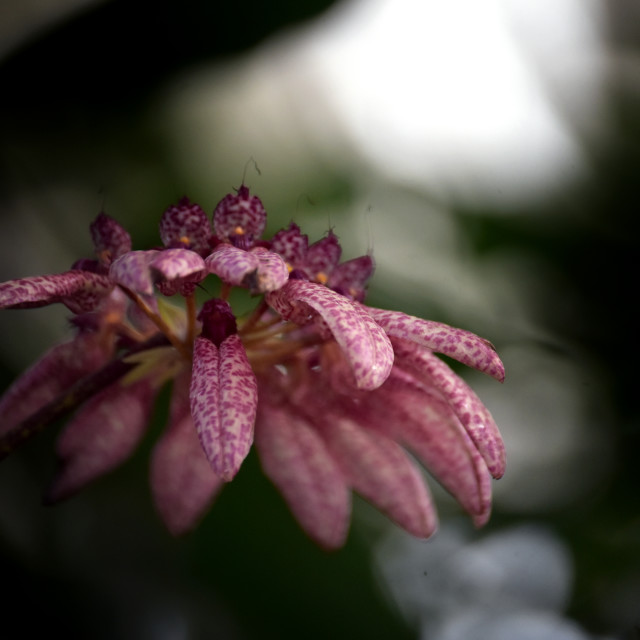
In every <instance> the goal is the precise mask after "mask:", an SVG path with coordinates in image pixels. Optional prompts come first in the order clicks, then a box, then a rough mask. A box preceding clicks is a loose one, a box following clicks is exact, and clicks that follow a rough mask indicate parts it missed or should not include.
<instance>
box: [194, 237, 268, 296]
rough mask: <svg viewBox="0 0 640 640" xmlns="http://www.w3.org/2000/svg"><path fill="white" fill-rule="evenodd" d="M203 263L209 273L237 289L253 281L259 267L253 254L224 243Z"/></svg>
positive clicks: (258, 261)
mask: <svg viewBox="0 0 640 640" xmlns="http://www.w3.org/2000/svg"><path fill="white" fill-rule="evenodd" d="M204 262H205V265H206V267H207V270H208V271H209V273H215V274H216V275H217V276H218V277H220V278H221V279H222V280H223V281H224V282H226V283H227V284H231V285H234V286H237V287H248V284H247V283H248V282H250V281H252V280H253V281H255V280H256V279H257V272H258V268H259V266H260V260H258V256H256V255H255V254H254V253H251V252H250V251H245V250H244V249H238V248H237V247H234V246H233V245H230V244H226V243H225V244H219V245H218V246H217V247H216V248H215V249H214V250H213V252H212V253H211V255H209V256H207V258H206V259H205V261H204Z"/></svg>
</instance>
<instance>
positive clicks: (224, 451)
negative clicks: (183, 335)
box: [190, 334, 258, 481]
mask: <svg viewBox="0 0 640 640" xmlns="http://www.w3.org/2000/svg"><path fill="white" fill-rule="evenodd" d="M190 397H191V413H192V415H193V420H194V423H195V425H196V429H197V431H198V436H199V438H200V443H201V444H202V448H203V449H204V451H205V453H206V454H207V458H208V459H209V462H210V463H211V466H212V467H213V470H214V471H215V472H216V473H217V474H218V475H219V476H220V477H221V478H223V479H224V480H227V481H229V480H231V479H232V478H233V477H234V476H235V474H236V473H237V472H238V469H239V468H240V465H241V464H242V462H243V460H244V459H245V458H246V456H247V454H248V453H249V449H250V448H251V444H252V442H253V429H254V424H255V417H256V407H257V404H258V388H257V382H256V378H255V375H254V373H253V370H252V369H251V365H250V364H249V360H248V359H247V354H246V352H245V350H244V346H243V345H242V341H241V340H240V338H239V337H238V335H237V334H232V335H230V336H228V337H227V338H225V339H224V340H223V341H222V343H221V344H220V348H219V349H218V347H216V345H215V344H214V343H213V342H211V340H209V339H207V338H204V337H202V336H200V337H198V338H196V341H195V343H194V350H193V373H192V377H191V393H190Z"/></svg>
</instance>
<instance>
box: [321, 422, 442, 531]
mask: <svg viewBox="0 0 640 640" xmlns="http://www.w3.org/2000/svg"><path fill="white" fill-rule="evenodd" d="M319 415H322V414H319ZM314 422H316V424H317V421H314ZM318 431H319V433H320V434H321V435H322V437H323V438H324V440H325V441H326V443H327V446H328V447H329V450H330V452H331V455H332V456H333V458H334V459H335V460H336V461H337V462H338V464H339V466H340V468H341V469H342V472H343V474H344V476H345V478H346V479H347V482H348V483H349V484H350V485H351V486H352V487H353V488H354V489H355V490H356V491H357V492H358V493H360V494H361V495H362V496H363V497H364V498H366V499H367V500H369V501H370V502H371V503H372V504H373V505H374V506H375V507H377V508H378V509H380V511H382V512H384V513H386V514H387V515H388V516H389V517H390V518H391V519H392V520H393V521H395V522H396V524H398V525H399V526H401V527H402V528H403V529H405V530H406V531H408V532H409V533H411V534H412V535H414V536H418V537H420V538H428V537H429V536H431V535H432V534H433V533H434V532H435V530H436V528H437V523H438V520H437V515H436V512H435V508H434V506H433V502H432V500H431V496H430V494H429V492H428V490H427V488H426V485H425V482H424V479H423V477H422V474H421V473H420V472H419V471H418V469H416V467H415V466H414V465H413V464H412V463H411V462H410V460H409V458H408V457H407V455H406V453H405V452H404V451H403V450H402V448H401V447H399V446H398V445H397V444H396V443H395V442H393V441H392V440H390V439H389V438H385V437H384V436H382V435H380V434H375V435H373V434H372V433H371V431H370V430H369V429H367V427H366V425H362V426H361V425H358V424H356V422H354V421H352V420H349V419H347V418H346V417H344V416H340V415H337V414H335V413H329V414H327V413H326V412H325V414H324V419H322V424H320V425H318Z"/></svg>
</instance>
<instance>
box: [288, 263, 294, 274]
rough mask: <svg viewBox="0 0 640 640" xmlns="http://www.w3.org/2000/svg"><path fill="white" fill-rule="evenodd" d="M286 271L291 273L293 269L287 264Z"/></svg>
mask: <svg viewBox="0 0 640 640" xmlns="http://www.w3.org/2000/svg"><path fill="white" fill-rule="evenodd" d="M287 271H288V272H289V273H291V272H292V271H293V267H292V266H291V265H290V264H289V263H288V262H287Z"/></svg>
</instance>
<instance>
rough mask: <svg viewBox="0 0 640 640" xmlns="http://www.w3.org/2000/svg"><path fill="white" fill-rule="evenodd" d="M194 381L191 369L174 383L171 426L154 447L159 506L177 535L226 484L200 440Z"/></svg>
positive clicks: (153, 476) (152, 475)
mask: <svg viewBox="0 0 640 640" xmlns="http://www.w3.org/2000/svg"><path fill="white" fill-rule="evenodd" d="M190 380H191V372H190V371H187V372H185V373H184V374H182V375H180V376H179V377H178V378H177V379H176V381H175V383H174V387H173V392H172V395H171V407H170V410H169V425H168V427H167V430H166V431H165V433H164V434H163V435H162V436H161V438H160V439H159V440H158V442H157V444H156V445H155V447H154V449H153V452H152V454H151V466H150V470H149V475H150V482H151V490H152V493H153V501H154V504H155V506H156V509H157V510H158V513H159V514H160V517H161V518H162V520H163V522H164V523H165V525H166V526H167V529H169V531H170V532H171V533H172V534H173V535H176V536H177V535H182V534H184V533H186V532H187V531H190V530H191V529H192V528H193V527H194V526H195V525H196V524H197V522H198V521H199V520H200V518H201V517H202V515H203V514H204V513H205V512H206V511H207V509H208V508H209V506H210V505H211V503H212V502H213V500H214V499H215V497H216V495H217V494H218V492H219V491H220V489H221V488H222V486H223V485H224V481H223V480H222V479H221V478H220V477H219V476H217V475H216V474H215V473H214V472H213V470H212V469H211V465H210V464H209V461H208V460H207V457H206V455H205V453H204V451H203V449H202V446H201V445H200V441H199V440H198V434H197V432H196V427H195V425H194V423H193V420H192V418H191V409H190V406H189V382H190Z"/></svg>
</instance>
